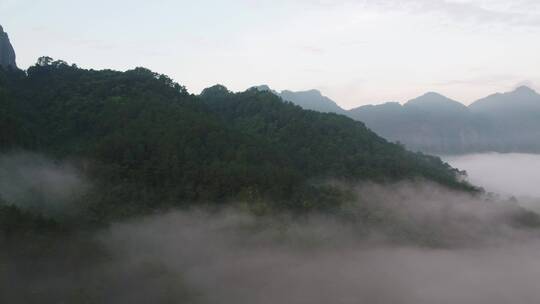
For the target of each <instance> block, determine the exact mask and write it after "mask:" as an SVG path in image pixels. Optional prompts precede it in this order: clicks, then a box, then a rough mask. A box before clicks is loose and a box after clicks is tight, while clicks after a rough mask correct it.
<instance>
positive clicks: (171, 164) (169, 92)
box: [0, 57, 475, 221]
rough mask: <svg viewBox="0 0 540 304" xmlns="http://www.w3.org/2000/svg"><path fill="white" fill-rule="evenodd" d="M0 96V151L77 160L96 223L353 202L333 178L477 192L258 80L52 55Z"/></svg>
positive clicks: (429, 161) (15, 75)
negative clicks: (202, 78)
mask: <svg viewBox="0 0 540 304" xmlns="http://www.w3.org/2000/svg"><path fill="white" fill-rule="evenodd" d="M0 98H1V103H0V124H1V127H0V149H1V150H2V152H3V153H8V152H9V153H12V152H13V151H31V152H33V153H39V154H42V155H46V156H47V157H50V158H52V159H54V160H56V161H65V160H67V161H69V162H70V164H71V165H73V166H75V167H76V168H77V170H79V171H80V172H82V174H83V175H84V176H86V177H87V178H88V179H89V180H90V183H91V184H92V187H91V189H90V190H89V191H87V192H86V194H85V195H84V197H82V198H79V200H82V202H80V204H83V205H84V206H86V207H85V208H86V209H87V210H85V214H86V215H87V216H88V217H89V218H91V219H92V220H98V221H104V220H105V221H106V220H107V219H111V218H116V217H122V216H127V215H132V214H145V213H148V212H152V211H153V210H159V209H161V208H168V207H171V206H189V205H193V204H220V205H223V204H227V203H230V202H246V203H247V204H248V205H249V204H253V202H264V205H265V206H267V207H266V208H272V209H274V208H276V209H283V208H285V209H293V210H312V209H320V208H323V209H324V208H329V207H332V206H337V205H339V204H340V203H341V202H343V201H344V200H345V199H346V193H343V192H342V191H340V190H339V189H338V188H337V187H334V186H329V185H328V183H326V182H327V181H342V182H358V181H363V180H372V181H377V182H387V181H396V180H403V179H405V180H412V179H424V180H428V181H433V182H436V183H438V184H441V185H444V186H447V187H450V188H454V189H461V190H466V191H474V190H475V188H474V187H472V186H471V185H469V184H467V183H465V182H462V181H461V179H460V174H461V172H459V171H458V170H456V169H453V168H451V167H450V166H449V165H447V164H445V163H443V162H442V161H441V160H440V159H439V158H436V157H432V156H428V155H423V154H419V153H412V152H409V151H406V150H405V149H404V148H403V147H401V146H399V145H396V144H392V143H389V142H387V141H386V140H384V139H382V138H381V137H379V136H377V135H376V134H375V133H373V132H372V131H370V130H369V129H367V128H366V127H365V126H364V124H363V123H361V122H357V121H354V120H352V119H350V118H347V117H344V116H341V115H336V114H323V113H317V112H314V111H307V110H303V109H301V108H300V107H298V106H295V105H293V104H292V103H289V102H283V101H282V100H281V99H280V98H279V97H277V96H275V95H273V94H271V93H269V92H261V91H259V90H256V89H251V90H248V91H246V92H242V93H236V94H235V93H231V92H229V91H228V90H227V89H226V88H225V87H222V86H215V87H212V88H208V89H206V90H204V92H203V93H202V94H201V95H200V96H195V95H192V94H189V93H188V92H187V91H186V90H185V88H184V87H182V86H181V85H179V84H177V83H175V82H173V81H172V80H171V79H170V78H169V77H167V76H165V75H159V74H156V73H154V72H151V71H149V70H147V69H144V68H137V69H134V70H130V71H127V72H117V71H111V70H103V71H95V70H85V69H80V68H78V67H76V66H75V65H68V64H67V63H65V62H63V61H53V60H52V59H51V58H48V57H43V58H40V60H39V61H38V63H37V64H36V65H35V66H33V67H31V68H29V69H28V71H26V72H23V71H20V70H13V69H9V70H6V69H4V70H1V71H0ZM4 200H6V203H5V204H10V202H9V201H7V199H6V198H4Z"/></svg>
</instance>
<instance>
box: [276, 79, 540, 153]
mask: <svg viewBox="0 0 540 304" xmlns="http://www.w3.org/2000/svg"><path fill="white" fill-rule="evenodd" d="M268 90H269V88H268ZM284 92H288V91H283V92H282V93H279V94H278V95H279V96H281V97H282V98H283V99H285V100H292V99H295V100H296V101H294V100H292V101H293V102H294V103H296V104H299V105H301V106H303V107H304V108H308V109H312V110H317V111H319V112H333V113H337V114H343V115H347V116H349V117H351V118H353V119H356V120H359V121H362V122H364V123H365V124H366V125H367V126H368V127H369V128H371V129H372V130H373V131H375V132H376V133H377V134H379V135H381V136H382V137H384V138H386V139H388V140H390V141H393V142H400V143H402V144H404V145H405V146H406V147H407V148H409V149H411V150H414V151H422V152H427V153H437V154H447V153H449V154H456V153H458V154H459V153H470V152H485V151H495V152H531V153H540V141H539V140H538V139H539V138H540V95H539V94H538V93H536V92H535V91H534V90H532V89H530V88H528V87H525V86H522V87H519V88H517V89H516V90H514V91H512V92H508V93H502V94H501V93H498V94H494V95H490V96H488V97H486V98H483V99H480V100H478V101H476V102H474V103H473V104H471V105H470V106H469V107H467V106H465V105H463V104H462V103H460V102H458V101H455V100H452V99H450V98H448V97H445V96H443V95H441V94H438V93H434V92H429V93H426V94H424V95H422V96H420V97H417V98H415V99H412V100H410V101H408V102H406V103H405V104H404V105H401V104H399V103H397V102H387V103H384V104H380V105H366V106H361V107H358V108H354V109H351V110H349V111H345V110H343V109H341V108H339V107H338V108H337V109H336V107H337V105H335V103H334V102H333V101H332V102H328V101H324V99H321V98H320V96H321V95H320V93H318V92H316V91H314V92H313V93H311V94H305V92H302V93H303V94H284ZM307 92H311V91H307ZM275 94H277V93H275ZM299 96H300V97H299ZM293 97H294V98H293ZM312 105H317V106H312Z"/></svg>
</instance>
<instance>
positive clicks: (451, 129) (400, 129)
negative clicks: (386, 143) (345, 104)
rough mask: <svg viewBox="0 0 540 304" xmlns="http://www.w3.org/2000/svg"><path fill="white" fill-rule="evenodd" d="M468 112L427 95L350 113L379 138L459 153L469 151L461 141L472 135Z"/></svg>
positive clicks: (455, 102)
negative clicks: (379, 136)
mask: <svg viewBox="0 0 540 304" xmlns="http://www.w3.org/2000/svg"><path fill="white" fill-rule="evenodd" d="M468 112H469V111H468V109H467V107H466V106H464V105H463V104H461V103H459V102H457V101H455V100H452V99H449V98H447V97H445V96H442V95H440V94H437V93H427V94H425V95H422V96H420V97H418V98H415V99H412V100H410V101H408V102H407V103H405V104H404V105H403V106H402V105H400V104H399V103H386V104H382V105H376V106H363V107H359V108H356V109H352V110H350V111H349V113H348V114H349V116H351V117H352V118H354V119H357V120H360V121H363V122H364V123H366V125H367V126H368V127H369V128H371V129H372V130H374V131H375V132H377V133H378V134H379V135H381V136H383V137H385V138H387V139H389V140H391V141H399V142H401V143H403V144H404V145H405V146H406V147H408V148H410V149H413V150H419V151H426V152H432V153H457V152H463V151H466V150H468V149H469V148H470V147H469V146H468V143H466V142H463V140H462V139H463V138H464V137H468V136H470V134H471V133H472V132H473V130H471V129H470V126H469V113H468ZM471 136H472V135H471Z"/></svg>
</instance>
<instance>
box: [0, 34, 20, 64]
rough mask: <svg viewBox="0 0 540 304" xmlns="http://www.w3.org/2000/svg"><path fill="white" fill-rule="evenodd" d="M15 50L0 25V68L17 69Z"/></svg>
mask: <svg viewBox="0 0 540 304" xmlns="http://www.w3.org/2000/svg"><path fill="white" fill-rule="evenodd" d="M15 58H16V57H15V50H14V49H13V46H12V45H11V42H10V41H9V37H8V34H7V33H6V32H4V28H3V27H2V26H1V25H0V66H1V67H11V68H17V64H16V61H15Z"/></svg>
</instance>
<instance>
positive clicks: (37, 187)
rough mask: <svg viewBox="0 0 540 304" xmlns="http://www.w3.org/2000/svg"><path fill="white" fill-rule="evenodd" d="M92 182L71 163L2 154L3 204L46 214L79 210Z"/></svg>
mask: <svg viewBox="0 0 540 304" xmlns="http://www.w3.org/2000/svg"><path fill="white" fill-rule="evenodd" d="M89 186H90V184H89V182H88V181H87V180H86V178H84V176H82V175H81V174H80V173H79V172H78V171H77V170H76V169H75V167H73V166H71V165H70V164H69V163H67V162H59V161H54V160H51V159H49V158H47V157H45V156H43V155H39V154H35V153H28V152H17V153H8V154H4V155H0V201H2V200H3V201H4V202H5V203H7V204H11V205H15V206H18V207H20V208H22V209H25V210H33V211H36V212H39V213H44V214H45V215H49V216H51V215H58V214H64V213H66V212H71V211H74V210H75V209H79V206H75V205H74V202H76V200H77V199H78V198H80V197H81V196H82V195H83V193H84V192H85V191H86V190H87V189H89Z"/></svg>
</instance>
